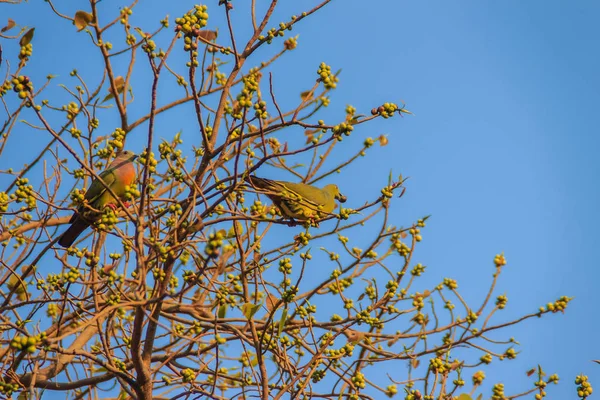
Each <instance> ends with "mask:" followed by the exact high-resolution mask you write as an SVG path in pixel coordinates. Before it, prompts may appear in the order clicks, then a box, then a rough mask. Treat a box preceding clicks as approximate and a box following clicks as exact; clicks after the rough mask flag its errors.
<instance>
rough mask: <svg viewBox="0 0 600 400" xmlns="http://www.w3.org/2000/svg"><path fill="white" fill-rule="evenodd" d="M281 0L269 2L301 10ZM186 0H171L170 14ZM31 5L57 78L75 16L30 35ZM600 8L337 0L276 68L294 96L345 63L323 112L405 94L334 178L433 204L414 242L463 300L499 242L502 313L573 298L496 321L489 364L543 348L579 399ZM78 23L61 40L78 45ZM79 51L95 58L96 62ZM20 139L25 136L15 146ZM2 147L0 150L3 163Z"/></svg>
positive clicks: (520, 377) (590, 339) (588, 326)
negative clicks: (506, 342)
mask: <svg viewBox="0 0 600 400" xmlns="http://www.w3.org/2000/svg"><path fill="white" fill-rule="evenodd" d="M159 3H160V2H157V1H153V2H148V3H147V4H148V7H152V9H148V10H146V11H142V9H141V8H140V14H141V15H144V14H145V13H148V14H147V15H155V14H157V15H161V16H162V14H161V13H162V9H163V8H164V5H163V6H160V5H159ZM212 3H216V2H212ZM212 3H208V4H209V5H210V6H212V7H213V8H215V4H212ZM235 3H236V2H235V1H234V4H235ZM282 3H285V4H283V5H282V10H280V12H279V13H278V14H276V15H277V16H281V17H282V18H283V17H284V16H285V17H289V15H291V14H297V13H299V12H301V11H302V9H299V8H296V7H297V4H294V3H295V2H282ZM191 4H192V3H191V2H187V1H186V2H181V4H176V5H175V6H173V7H174V8H175V9H176V10H175V11H172V10H171V11H170V12H171V16H172V17H173V16H174V15H178V14H181V13H182V12H184V11H186V10H187V9H189V8H190V7H191ZM144 6H145V5H144V4H142V7H144ZM2 7H3V9H5V10H6V9H8V8H7V6H2ZM32 7H34V5H33V4H31V5H27V6H25V7H22V8H21V7H14V8H13V9H8V10H9V14H11V13H12V15H13V18H14V19H16V20H17V22H20V23H23V24H30V25H35V26H38V32H37V33H36V35H37V36H36V41H34V46H36V47H34V52H36V51H37V53H34V59H35V57H36V55H37V57H38V59H37V60H38V61H37V64H32V68H37V70H35V71H34V72H32V73H33V74H35V73H38V74H39V75H40V76H45V75H47V74H48V73H49V72H52V73H60V74H62V76H63V77H66V75H67V73H68V71H70V70H71V69H72V67H73V65H74V64H73V63H63V62H62V61H63V59H62V58H61V56H60V54H61V53H58V54H56V53H50V49H51V47H50V44H51V41H52V40H60V38H61V37H63V36H62V35H65V36H64V37H67V36H70V35H72V31H71V30H69V29H68V28H70V27H69V26H68V25H64V26H65V30H64V31H56V32H54V36H52V35H48V32H47V31H46V35H45V36H44V35H43V34H42V35H40V33H41V32H44V31H43V28H44V26H45V25H44V24H45V23H47V22H44V18H48V16H49V14H45V13H40V14H38V15H35V14H32V13H31V10H32ZM35 7H39V8H41V7H42V5H41V4H39V3H38V4H36V5H35ZM159 7H161V8H160V9H159ZM27 10H29V11H27ZM13 11H14V13H13ZM26 12H28V13H26ZM3 14H4V13H3ZM599 16H600V3H597V2H595V1H584V0H580V1H577V2H564V1H557V0H550V1H539V0H531V1H526V2H525V1H518V0H509V1H503V2H496V1H475V0H472V1H467V0H465V1H459V2H450V1H445V0H436V1H434V0H430V1H412V2H410V1H399V0H394V1H369V2H365V1H359V0H344V1H339V0H338V1H333V2H332V4H330V5H328V6H327V7H325V8H324V9H323V10H322V11H321V12H320V13H317V14H316V15H315V16H314V17H313V18H312V19H308V20H307V21H306V22H305V23H301V24H299V25H298V27H297V28H295V30H294V32H293V34H299V35H300V37H299V47H298V49H296V50H295V51H293V52H291V53H290V54H288V55H287V56H286V57H285V58H284V59H282V60H281V62H280V63H279V64H278V66H277V67H275V68H274V69H273V77H274V83H275V92H276V93H277V94H278V96H279V98H280V99H281V100H280V101H281V102H282V103H283V104H286V103H288V104H291V103H292V102H293V101H295V100H296V99H297V96H298V95H297V94H298V92H300V91H302V90H306V88H307V87H306V83H307V82H312V81H311V80H312V79H314V74H315V71H316V68H317V66H318V64H319V63H320V62H321V61H324V62H327V63H328V64H330V65H332V68H333V69H334V70H335V69H337V68H342V74H341V75H340V84H339V85H338V89H337V90H336V91H335V92H334V93H333V95H332V102H331V106H330V109H328V110H327V111H326V112H325V114H324V117H325V118H324V119H327V117H328V116H329V117H330V118H332V119H335V118H340V117H341V116H342V115H343V109H344V107H345V105H346V104H352V105H353V106H355V107H356V108H357V109H358V112H359V113H364V114H367V113H368V112H369V110H370V109H371V108H373V107H374V106H378V105H380V104H381V103H383V102H385V101H394V102H397V103H402V102H405V103H406V108H407V109H409V110H411V111H412V112H413V113H414V114H415V115H414V116H408V117H405V118H403V119H400V118H394V119H393V120H391V121H377V122H375V123H373V124H368V125H367V126H366V127H365V128H361V129H357V130H356V132H355V133H353V135H356V137H355V138H354V139H355V140H357V141H362V140H363V138H364V137H366V136H378V135H379V134H382V133H384V134H389V137H390V144H389V145H388V146H387V147H384V148H379V147H376V148H374V149H373V150H372V152H371V153H372V156H371V157H367V158H365V159H362V160H360V162H358V163H357V164H356V165H354V166H352V167H351V168H350V169H349V170H348V171H347V173H345V174H342V175H340V176H339V177H337V178H336V182H337V183H338V184H339V185H340V187H341V189H342V191H343V192H344V194H345V195H347V196H348V198H349V199H350V200H349V204H350V206H354V207H357V206H359V205H360V204H362V202H364V201H365V200H366V199H367V197H366V195H365V193H370V194H371V196H370V197H373V196H374V195H375V194H376V193H378V191H379V190H380V189H381V187H383V186H384V185H385V184H386V179H387V174H388V173H389V171H390V169H391V170H393V172H394V174H395V175H398V174H400V173H401V174H403V175H405V176H410V180H409V181H408V182H407V185H406V186H407V193H406V195H405V196H404V198H403V200H402V201H401V202H400V203H399V204H398V206H397V207H396V208H395V210H394V213H393V215H394V220H395V221H398V224H407V223H409V222H411V221H413V220H415V219H417V218H420V217H422V216H424V215H427V214H431V215H432V217H431V219H430V220H429V223H428V226H427V228H426V229H425V230H424V234H423V236H424V241H423V243H422V244H421V246H420V248H419V250H418V253H417V254H416V258H417V260H418V261H419V262H422V263H423V264H426V265H427V266H428V273H427V274H426V275H428V278H427V279H431V282H437V281H440V280H441V279H442V278H443V277H452V278H455V279H457V280H458V283H459V285H460V288H461V290H462V293H463V295H465V297H466V298H467V300H471V301H474V302H476V303H479V301H480V300H481V299H482V296H483V295H484V293H485V291H486V289H487V287H488V285H489V282H490V279H491V274H492V272H493V266H492V259H493V257H494V255H495V254H497V253H499V252H501V251H504V252H505V255H506V257H507V260H508V266H507V267H506V268H505V270H504V272H503V274H502V278H501V280H500V282H499V285H498V290H499V292H500V293H502V292H505V293H506V294H507V295H508V299H509V303H508V306H507V309H506V310H505V311H503V312H502V314H501V315H499V316H498V320H499V321H502V320H508V319H510V318H514V317H516V316H518V315H519V314H521V313H522V312H533V311H535V310H537V309H538V307H539V306H541V305H544V304H545V303H547V302H549V301H554V300H555V299H556V298H558V297H559V296H561V295H569V296H574V297H575V300H574V301H573V302H572V303H571V305H570V306H569V308H568V310H567V312H566V314H565V315H552V316H548V317H546V318H542V319H541V320H530V321H528V322H526V323H524V324H522V325H520V326H518V327H515V328H512V329H511V330H510V331H507V332H506V335H508V336H514V337H515V338H516V339H517V340H519V341H520V343H521V344H522V346H521V348H520V350H521V354H520V355H519V357H518V358H517V360H515V361H511V362H504V363H501V364H498V363H496V364H495V365H494V364H493V365H492V367H491V368H490V369H489V371H490V372H489V373H488V376H492V375H493V374H496V375H495V378H494V380H495V381H499V380H503V381H504V382H505V383H506V387H507V389H506V390H507V393H511V394H512V393H515V392H520V391H522V390H524V389H526V388H529V387H530V385H529V382H528V380H527V378H526V377H525V371H526V370H528V369H530V368H532V367H534V366H536V365H537V364H538V363H540V364H542V365H543V366H544V368H545V369H546V370H547V371H548V372H549V373H558V374H559V376H560V377H561V378H562V382H561V384H560V385H559V386H558V387H551V388H550V389H549V390H548V394H549V398H575V385H574V384H573V383H572V382H573V379H574V378H575V376H576V375H577V374H579V373H582V372H584V373H586V374H588V375H589V376H590V379H591V382H592V384H594V382H600V366H599V365H596V364H593V363H591V362H590V360H591V359H594V358H600V346H598V344H597V339H596V335H595V333H596V330H597V329H598V328H599V327H600V322H599V320H598V318H597V315H598V311H597V310H598V306H600V303H599V301H598V300H597V296H596V294H595V290H593V285H596V283H597V282H598V281H600V272H599V270H598V267H597V265H596V264H597V254H596V250H597V248H598V246H597V245H598V233H597V226H598V225H599V224H600V213H599V211H598V204H600V193H599V190H598V187H597V180H598V176H599V172H600V171H599V170H600V162H599V161H598V157H597V155H596V152H597V151H598V148H599V147H600V139H599V138H598V119H597V115H598V112H597V107H598V105H599V104H600V101H599V100H600V78H599V75H598V71H599V70H600V57H599V56H598V52H597V41H598V38H599V37H600V24H598V18H599ZM242 17H245V16H239V15H236V18H242ZM211 18H212V16H211ZM217 18H218V17H217ZM55 22H56V21H55ZM274 22H279V20H274ZM149 29H150V28H148V30H149ZM82 36H83V34H80V35H79V36H78V37H77V38H75V39H73V42H71V46H72V47H70V50H69V47H67V48H66V49H62V50H61V51H71V52H74V51H76V50H73V49H77V48H78V47H77V46H78V45H77V43H80V42H79V41H81V43H83V41H84V38H82ZM44 43H46V45H44ZM71 55H72V53H71ZM42 57H43V58H42ZM257 57H261V53H259V54H257ZM40 58H42V59H43V62H41V61H40ZM77 63H78V64H79V66H78V69H80V70H81V71H82V72H83V71H85V70H86V68H89V71H93V68H94V66H93V64H92V63H91V62H87V60H85V59H84V60H82V59H79V60H77V61H76V62H75V64H77ZM55 70H56V72H55ZM140 80H141V78H140ZM138 91H139V93H140V97H139V98H140V100H142V99H143V95H142V93H143V89H142V88H139V89H138V88H136V87H135V85H134V92H136V94H137V92H138ZM183 110H185V109H183ZM187 115H188V116H189V115H191V114H187ZM184 120H185V115H184V114H175V113H174V114H171V116H170V119H168V120H164V121H160V122H159V123H160V124H164V125H159V126H161V127H165V129H167V127H168V128H170V129H171V130H173V129H184V130H185V128H186V127H189V126H191V125H185V123H184V122H183V121H184ZM178 124H180V125H181V126H178ZM594 132H596V133H594ZM141 136H142V135H140V137H141ZM24 143H27V144H32V140H31V137H28V136H23V137H22V138H20V139H17V140H15V141H14V142H12V143H10V146H14V147H12V148H13V149H14V150H16V149H18V146H22V145H23V144H24ZM44 143H45V142H44ZM33 144H34V145H35V143H33ZM40 145H41V142H40ZM141 146H142V145H141V144H140V146H139V147H140V148H141ZM134 150H136V151H137V150H139V149H134ZM15 157H16V156H15ZM5 161H11V160H9V159H8V158H7V159H6V160H2V161H1V162H0V164H1V165H0V166H1V167H2V168H5V167H6V164H5ZM486 393H487V392H486Z"/></svg>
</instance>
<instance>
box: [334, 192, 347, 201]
mask: <svg viewBox="0 0 600 400" xmlns="http://www.w3.org/2000/svg"><path fill="white" fill-rule="evenodd" d="M335 198H336V199H337V200H338V201H339V202H340V203H345V202H346V196H344V195H343V194H341V193H338V194H337V195H336V196H335Z"/></svg>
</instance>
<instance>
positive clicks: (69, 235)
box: [58, 217, 90, 247]
mask: <svg viewBox="0 0 600 400" xmlns="http://www.w3.org/2000/svg"><path fill="white" fill-rule="evenodd" d="M88 226H90V224H89V222H87V221H86V220H84V219H83V218H81V217H75V218H74V219H73V222H72V223H71V226H69V229H67V230H66V231H65V232H64V233H63V234H62V235H61V237H60V239H58V244H60V245H61V246H62V247H71V245H72V244H73V242H74V241H75V240H76V239H77V238H78V237H79V235H81V233H82V232H83V231H84V230H85V229H86V228H87V227H88Z"/></svg>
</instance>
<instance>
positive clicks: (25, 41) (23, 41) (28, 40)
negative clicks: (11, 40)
mask: <svg viewBox="0 0 600 400" xmlns="http://www.w3.org/2000/svg"><path fill="white" fill-rule="evenodd" d="M34 32H35V28H31V29H30V30H28V31H27V32H25V34H24V35H23V36H22V37H21V40H19V45H21V47H22V46H27V45H28V44H29V43H31V39H33V33H34Z"/></svg>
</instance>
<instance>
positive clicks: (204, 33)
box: [198, 29, 219, 42]
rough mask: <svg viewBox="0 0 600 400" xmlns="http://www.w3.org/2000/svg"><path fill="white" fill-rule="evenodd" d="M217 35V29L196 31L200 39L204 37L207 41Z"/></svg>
mask: <svg viewBox="0 0 600 400" xmlns="http://www.w3.org/2000/svg"><path fill="white" fill-rule="evenodd" d="M218 35H219V34H218V33H217V31H211V30H208V29H207V30H203V31H200V32H198V37H199V38H200V39H204V40H205V41H207V42H211V41H213V40H215V39H216V38H217V36H218Z"/></svg>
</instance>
